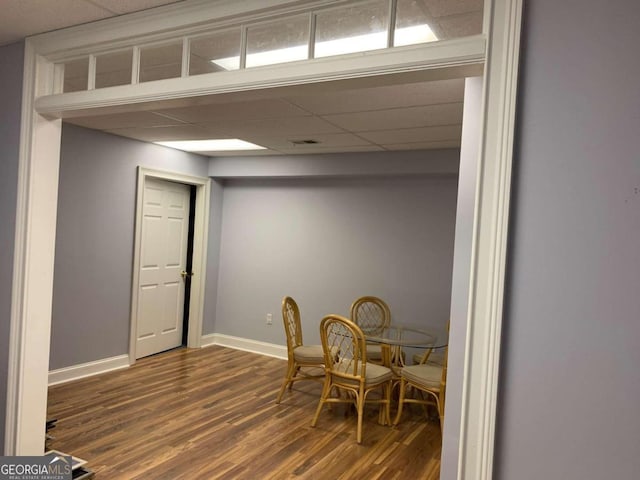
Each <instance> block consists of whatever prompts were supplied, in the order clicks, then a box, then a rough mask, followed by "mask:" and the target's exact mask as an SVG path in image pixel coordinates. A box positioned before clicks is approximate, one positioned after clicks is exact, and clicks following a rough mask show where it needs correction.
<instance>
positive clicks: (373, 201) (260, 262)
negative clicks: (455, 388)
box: [215, 153, 457, 345]
mask: <svg viewBox="0 0 640 480" xmlns="http://www.w3.org/2000/svg"><path fill="white" fill-rule="evenodd" d="M392 156H393V154H391V153H390V154H388V158H389V159H392V158H393V157H392ZM456 190H457V177H453V176H449V177H388V178H375V177H370V178H327V179H317V178H315V179H280V180H274V179H271V180H270V179H259V180H258V179H256V180H230V181H227V182H226V183H225V189H224V202H223V214H222V221H223V224H222V242H221V250H220V271H219V284H218V304H217V309H216V321H215V331H216V333H222V334H227V335H233V336H238V337H243V338H249V339H254V340H261V341H266V342H270V343H277V344H280V345H285V344H286V342H285V337H284V330H283V327H282V318H281V314H280V302H281V300H282V297H283V296H285V295H291V296H292V297H294V298H295V299H296V300H297V301H298V304H299V306H300V309H301V313H302V323H303V331H304V335H305V342H306V343H318V342H319V331H318V323H319V321H320V319H321V318H322V317H323V316H324V315H326V314H328V313H338V314H343V315H347V316H348V314H349V307H350V305H351V302H353V300H355V299H356V298H357V297H359V296H362V295H377V296H380V297H382V298H384V299H385V300H386V301H387V302H388V303H389V304H390V307H391V310H392V313H393V315H394V318H395V319H397V320H398V321H402V322H405V323H412V324H415V325H421V324H426V325H428V324H434V325H439V326H444V325H445V323H446V321H447V319H448V317H449V305H450V295H451V270H452V262H453V239H454V226H455V207H456ZM267 313H272V314H273V325H272V326H267V325H266V324H265V316H266V314H267Z"/></svg>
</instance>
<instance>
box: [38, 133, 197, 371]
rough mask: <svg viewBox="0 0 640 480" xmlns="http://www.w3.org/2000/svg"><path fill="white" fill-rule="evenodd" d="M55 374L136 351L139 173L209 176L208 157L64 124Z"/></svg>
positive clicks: (53, 351)
mask: <svg viewBox="0 0 640 480" xmlns="http://www.w3.org/2000/svg"><path fill="white" fill-rule="evenodd" d="M60 156H61V158H60V188H59V197H58V202H59V203H58V222H57V236H56V258H55V274H54V285H53V319H52V332H51V355H50V369H57V368H62V367H66V366H70V365H77V364H81V363H86V362H90V361H93V360H99V359H103V358H108V357H112V356H116V355H122V354H126V353H128V351H129V331H130V308H131V275H132V264H133V242H134V223H135V202H136V168H137V167H138V166H139V165H141V166H146V167H150V168H157V169H162V170H169V171H173V172H179V173H186V174H191V175H199V176H206V175H207V168H208V162H209V161H208V159H207V158H205V157H202V156H198V155H193V154H188V153H184V152H180V151H178V150H173V149H170V148H165V147H160V146H158V145H153V144H148V143H143V142H138V141H135V140H129V139H125V138H122V137H116V136H114V135H109V134H106V133H101V132H97V131H94V130H88V129H84V128H81V127H76V126H73V125H68V124H64V126H63V129H62V150H61V154H60Z"/></svg>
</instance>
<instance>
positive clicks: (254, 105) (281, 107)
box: [157, 99, 309, 123]
mask: <svg viewBox="0 0 640 480" xmlns="http://www.w3.org/2000/svg"><path fill="white" fill-rule="evenodd" d="M157 112H158V113H162V114H163V115H168V116H170V117H173V118H177V119H180V120H183V121H185V122H190V123H215V122H218V121H220V120H221V119H225V120H240V119H242V120H251V119H258V118H276V117H298V116H304V115H309V114H308V113H307V112H305V111H304V110H302V109H301V108H298V107H296V106H295V105H292V104H290V103H289V102H286V101H284V100H279V99H265V100H253V101H248V102H234V103H218V104H211V105H198V106H193V107H185V108H172V109H167V110H157Z"/></svg>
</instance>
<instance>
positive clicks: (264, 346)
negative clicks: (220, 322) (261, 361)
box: [200, 333, 287, 360]
mask: <svg viewBox="0 0 640 480" xmlns="http://www.w3.org/2000/svg"><path fill="white" fill-rule="evenodd" d="M212 345H219V346H221V347H229V348H234V349H236V350H243V351H245V352H251V353H259V354H260V355H266V356H268V357H275V358H280V359H283V360H286V359H287V347H285V346H283V345H276V344H275V343H267V342H261V341H259V340H250V339H248V338H242V337H233V336H231V335H224V334H222V333H210V334H208V335H203V336H202V341H201V344H200V346H201V347H210V346H212Z"/></svg>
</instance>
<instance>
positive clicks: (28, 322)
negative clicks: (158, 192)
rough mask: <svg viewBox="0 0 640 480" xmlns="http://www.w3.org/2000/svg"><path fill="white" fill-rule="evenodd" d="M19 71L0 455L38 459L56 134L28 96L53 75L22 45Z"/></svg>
mask: <svg viewBox="0 0 640 480" xmlns="http://www.w3.org/2000/svg"><path fill="white" fill-rule="evenodd" d="M23 73H24V75H23V86H22V113H21V115H22V117H21V124H20V128H21V131H20V153H19V162H20V163H19V167H18V185H17V190H18V193H17V207H16V233H15V251H14V262H13V283H12V296H11V320H10V322H11V323H10V333H9V368H8V372H7V409H6V421H5V441H4V445H5V448H4V453H5V455H41V454H42V439H43V438H44V435H45V421H46V409H47V373H48V370H49V344H50V339H51V308H52V301H53V264H54V254H55V236H56V214H57V204H58V169H59V157H60V137H61V130H62V122H61V121H60V120H56V119H45V118H44V117H42V116H40V115H38V113H36V111H35V109H34V101H35V98H37V97H38V96H41V95H46V94H50V93H52V89H53V85H54V83H55V75H54V68H53V65H52V64H51V63H49V62H47V61H46V60H45V59H44V58H43V57H40V56H38V55H37V53H36V52H35V51H34V49H33V48H32V45H31V43H30V42H29V40H27V41H26V42H25V51H24V72H23Z"/></svg>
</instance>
